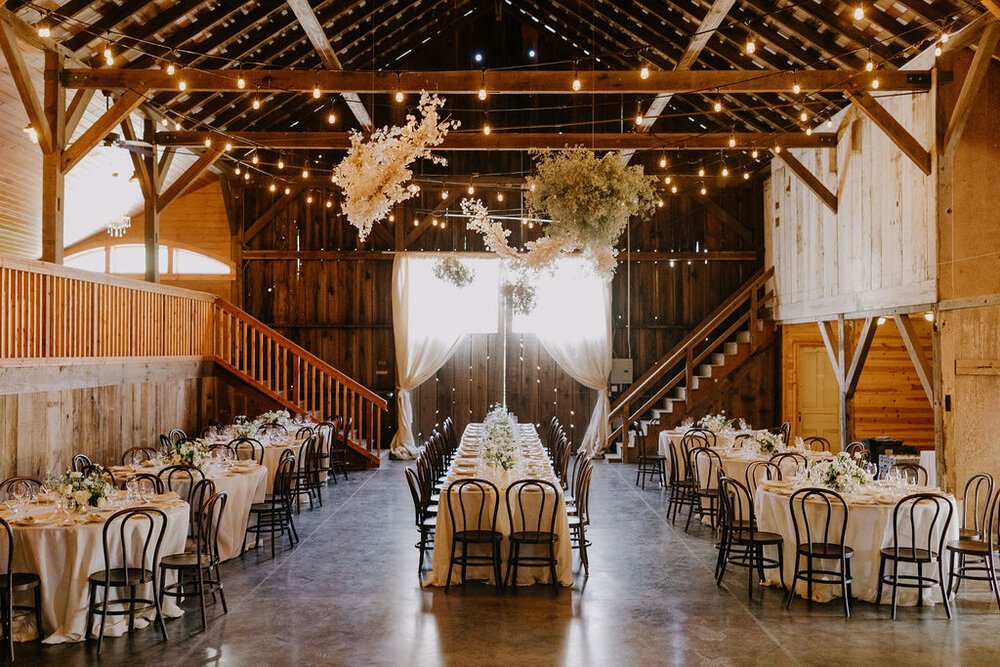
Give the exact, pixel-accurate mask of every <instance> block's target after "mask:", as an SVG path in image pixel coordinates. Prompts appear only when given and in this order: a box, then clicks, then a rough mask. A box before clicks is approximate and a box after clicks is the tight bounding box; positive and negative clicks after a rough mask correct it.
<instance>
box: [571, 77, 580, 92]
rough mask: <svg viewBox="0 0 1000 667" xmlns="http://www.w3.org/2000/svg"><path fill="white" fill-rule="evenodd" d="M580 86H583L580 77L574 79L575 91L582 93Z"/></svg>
mask: <svg viewBox="0 0 1000 667" xmlns="http://www.w3.org/2000/svg"><path fill="white" fill-rule="evenodd" d="M580 86H581V84H580V77H578V76H575V77H573V91H574V92H580Z"/></svg>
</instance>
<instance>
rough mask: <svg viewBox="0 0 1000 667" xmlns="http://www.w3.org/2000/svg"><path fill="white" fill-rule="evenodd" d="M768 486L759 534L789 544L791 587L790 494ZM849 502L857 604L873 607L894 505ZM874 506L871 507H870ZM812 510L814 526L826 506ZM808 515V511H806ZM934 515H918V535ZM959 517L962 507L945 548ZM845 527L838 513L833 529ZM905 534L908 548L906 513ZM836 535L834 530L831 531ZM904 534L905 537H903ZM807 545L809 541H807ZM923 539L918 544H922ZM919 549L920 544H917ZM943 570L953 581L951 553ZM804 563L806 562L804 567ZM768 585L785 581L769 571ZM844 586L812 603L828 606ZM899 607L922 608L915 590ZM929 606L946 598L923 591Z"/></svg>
mask: <svg viewBox="0 0 1000 667" xmlns="http://www.w3.org/2000/svg"><path fill="white" fill-rule="evenodd" d="M769 486H770V485H768V484H767V483H762V485H761V486H759V487H758V488H757V496H756V498H755V499H754V503H755V508H754V509H755V510H756V513H757V524H758V526H759V527H760V530H763V531H767V532H772V533H778V534H779V535H781V536H782V537H783V538H784V561H785V562H784V566H785V568H784V569H785V583H786V585H790V584H791V582H792V575H793V574H794V572H795V548H796V544H795V528H794V526H793V523H792V515H791V509H790V507H789V496H790V491H789V489H782V490H769V488H765V487H769ZM923 490H929V489H917V490H916V491H923ZM949 499H950V501H951V502H952V504H953V505H955V499H954V498H952V497H951V496H949ZM845 500H847V501H848V509H849V512H848V517H847V533H846V535H845V539H844V544H846V545H847V546H849V547H851V548H853V549H854V557H853V559H852V563H851V574H852V576H853V578H854V583H853V584H852V590H851V593H852V595H853V596H854V597H855V598H858V599H860V600H865V601H867V602H874V601H875V596H876V595H877V593H878V567H879V551H880V550H881V549H882V548H886V547H891V546H892V513H893V510H894V509H895V505H894V504H890V503H879V504H864V503H859V502H852V500H851V499H850V498H845ZM867 502H872V501H867ZM807 506H813V507H815V510H816V512H817V517H815V518H814V515H813V514H812V513H810V514H809V516H810V519H812V520H813V524H812V525H815V521H817V520H818V513H819V512H820V511H821V510H825V505H824V504H821V503H815V504H814V503H807ZM807 512H809V510H807ZM932 515H933V507H931V506H927V505H923V506H920V507H918V509H917V521H916V530H917V534H918V535H926V533H927V529H928V523H929V521H930V517H931V516H932ZM958 517H959V515H958V511H957V507H956V510H955V514H953V516H952V521H951V524H950V525H949V527H948V530H947V535H946V537H945V543H946V544H947V542H948V541H950V540H957V539H958V524H959V518H958ZM841 521H843V514H842V513H841V512H840V511H838V510H837V509H836V508H835V509H834V513H833V522H832V523H831V526H833V525H837V526H839V525H840V523H839V522H841ZM899 524H900V529H901V530H900V532H901V536H902V537H901V539H902V540H903V542H902V543H901V545H902V544H909V530H908V529H909V520H908V519H907V518H906V517H905V516H904V515H903V514H902V513H901V514H900V521H899ZM941 524H943V517H942V518H941V519H939V521H938V525H939V527H940V526H941ZM831 530H832V528H831ZM904 531H905V532H904ZM939 535H940V533H938V536H935V541H934V547H935V549H936V548H937V544H938V542H937V539H939ZM803 539H805V538H803ZM919 539H920V538H918V540H919ZM918 544H919V541H918ZM944 560H945V563H944V566H945V579H946V580H947V577H948V557H947V553H945V554H944ZM832 562H833V561H824V562H823V566H826V565H828V564H829V563H832ZM804 564H805V560H804V559H803V566H804ZM891 568H892V564H891V563H889V564H888V565H886V571H887V573H891V572H892V569H891ZM899 571H900V572H901V573H903V574H910V573H911V571H912V572H913V573H914V574H915V573H916V566H915V565H910V564H906V563H902V564H900V569H899ZM924 573H925V574H928V575H930V576H932V577H935V578H936V577H937V574H938V573H937V567H936V566H934V568H933V570H932V568H930V567H928V566H926V565H925V566H924ZM766 574H767V577H768V579H767V583H768V584H770V585H774V586H778V585H780V581H779V579H778V576H777V572H776V571H775V570H767V571H766ZM890 592H891V588H890V587H889V586H886V587H885V590H884V591H883V593H882V602H883V603H886V602H888V601H889V600H890V597H889V594H890ZM796 593H797V594H798V595H801V596H803V597H805V595H806V583H805V582H804V581H800V582H799V583H798V585H797V587H796ZM840 593H841V591H840V586H839V585H836V586H828V585H819V584H814V585H813V599H814V600H815V601H817V602H828V601H830V600H832V599H833V598H835V597H839V596H840ZM898 595H899V597H898V603H899V604H900V605H904V606H907V605H915V604H916V602H917V594H916V590H915V589H906V588H900V589H899V594H898ZM924 601H925V603H930V604H933V603H935V602H940V601H941V592H940V590H938V589H933V591H924Z"/></svg>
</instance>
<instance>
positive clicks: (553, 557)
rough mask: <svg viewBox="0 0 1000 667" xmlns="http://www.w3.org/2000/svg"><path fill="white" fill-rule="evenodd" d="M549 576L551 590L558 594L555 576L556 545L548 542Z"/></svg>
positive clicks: (557, 581)
mask: <svg viewBox="0 0 1000 667" xmlns="http://www.w3.org/2000/svg"><path fill="white" fill-rule="evenodd" d="M549 576H551V577H552V590H554V591H555V592H556V594H558V593H559V575H558V574H556V545H555V544H553V543H552V542H551V541H550V542H549Z"/></svg>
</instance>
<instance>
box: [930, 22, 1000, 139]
mask: <svg viewBox="0 0 1000 667" xmlns="http://www.w3.org/2000/svg"><path fill="white" fill-rule="evenodd" d="M998 42H1000V22H996V21H994V22H993V23H990V24H989V25H987V26H986V28H985V29H984V30H983V33H982V36H980V38H979V43H978V45H977V46H976V55H975V56H974V57H973V59H972V64H971V65H969V71H968V73H966V75H965V80H964V81H963V82H962V89H961V90H960V91H959V93H958V100H957V101H956V102H955V108H954V110H952V112H951V118H950V119H949V120H948V128H947V130H945V133H944V143H943V144H942V151H941V152H942V154H944V155H947V154H949V153H950V152H951V151H952V150H953V149H954V148H955V146H957V145H958V141H959V139H961V138H962V132H964V131H965V125H966V123H967V122H968V120H969V114H970V113H971V112H972V107H973V105H974V104H975V101H976V97H978V95H979V91H980V89H981V88H982V85H983V81H985V80H986V75H987V74H988V73H989V69H990V64H991V63H992V62H993V54H994V52H995V51H996V48H997V43H998Z"/></svg>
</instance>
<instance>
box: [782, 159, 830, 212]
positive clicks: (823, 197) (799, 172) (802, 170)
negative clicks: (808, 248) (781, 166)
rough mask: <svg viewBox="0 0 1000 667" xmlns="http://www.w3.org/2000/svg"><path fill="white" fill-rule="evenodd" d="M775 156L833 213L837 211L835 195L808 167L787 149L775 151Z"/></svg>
mask: <svg viewBox="0 0 1000 667" xmlns="http://www.w3.org/2000/svg"><path fill="white" fill-rule="evenodd" d="M775 156H776V157H777V158H779V159H780V160H781V161H782V162H784V163H785V165H786V166H787V167H788V168H789V169H790V170H791V171H792V173H793V174H795V175H796V176H798V177H799V179H800V180H801V181H802V182H803V184H805V186H806V187H807V188H809V189H810V190H811V191H812V193H813V194H814V195H816V196H817V197H819V200H820V201H821V202H823V204H824V205H825V206H826V207H827V208H828V209H830V210H831V211H833V213H834V214H836V213H837V206H838V204H837V195H835V194H834V193H833V192H831V191H830V188H828V187H826V185H825V184H824V183H823V181H821V180H819V178H818V177H817V176H816V175H815V174H814V173H812V172H811V171H809V168H808V167H806V166H805V165H804V164H802V163H801V162H799V160H798V158H796V157H795V156H794V155H792V154H791V153H789V152H788V151H784V150H783V151H781V152H779V153H775Z"/></svg>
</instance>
